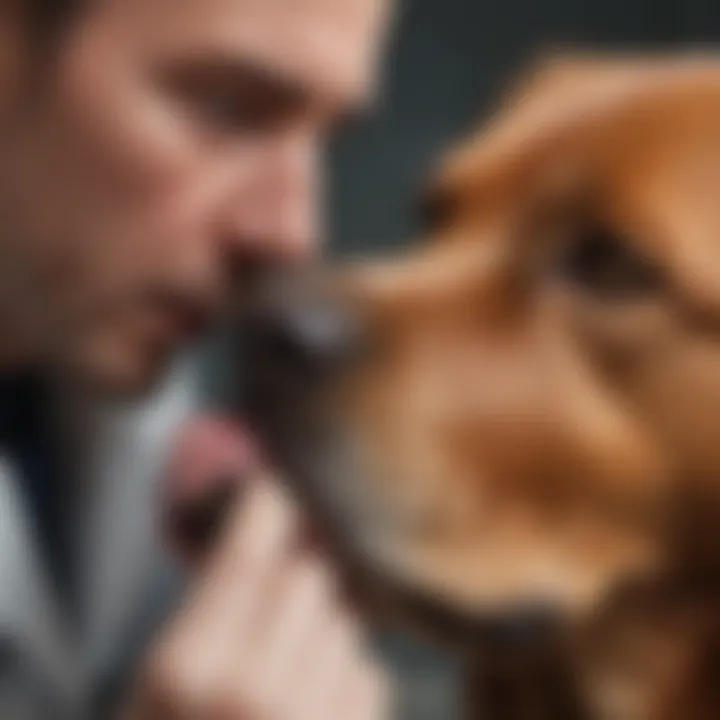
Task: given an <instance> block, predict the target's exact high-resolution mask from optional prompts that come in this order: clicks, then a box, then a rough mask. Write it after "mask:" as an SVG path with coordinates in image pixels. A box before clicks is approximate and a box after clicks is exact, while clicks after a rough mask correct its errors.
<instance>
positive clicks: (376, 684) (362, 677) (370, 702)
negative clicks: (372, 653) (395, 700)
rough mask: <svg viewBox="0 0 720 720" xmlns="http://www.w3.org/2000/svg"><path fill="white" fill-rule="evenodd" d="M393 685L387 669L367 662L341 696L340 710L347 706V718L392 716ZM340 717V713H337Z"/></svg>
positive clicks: (370, 719) (368, 719) (372, 719)
mask: <svg viewBox="0 0 720 720" xmlns="http://www.w3.org/2000/svg"><path fill="white" fill-rule="evenodd" d="M391 688H392V685H391V680H390V676H389V674H388V672H387V670H386V669H383V668H382V667H381V666H379V665H378V664H376V663H375V662H367V663H366V664H365V665H364V666H363V667H362V668H361V670H360V672H359V673H358V675H357V676H354V677H353V678H351V680H350V687H349V688H348V690H347V692H346V693H343V694H342V695H341V697H340V703H339V705H338V708H337V710H338V712H339V711H341V710H342V708H343V707H344V708H346V717H347V720H385V719H386V718H390V717H391V709H392V690H391ZM336 716H337V717H339V715H336Z"/></svg>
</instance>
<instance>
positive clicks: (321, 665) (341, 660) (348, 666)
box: [291, 615, 361, 720]
mask: <svg viewBox="0 0 720 720" xmlns="http://www.w3.org/2000/svg"><path fill="white" fill-rule="evenodd" d="M360 635H361V633H360V630H359V627H358V625H357V623H355V622H354V621H353V620H352V619H351V618H350V617H348V616H346V615H341V616H339V617H338V618H337V620H336V621H335V622H333V623H332V624H331V626H330V627H329V628H328V630H327V632H326V634H325V636H321V637H320V639H319V641H318V642H317V643H315V647H316V650H315V654H314V663H313V664H312V666H310V667H309V668H307V669H306V671H305V672H304V673H301V674H300V675H298V676H297V677H296V683H298V684H299V687H298V693H299V697H300V698H301V700H302V701H301V702H299V703H298V704H297V708H296V710H295V712H294V713H293V714H292V715H291V717H293V718H298V720H326V719H327V720H330V718H331V717H335V715H334V714H333V713H334V711H335V709H336V705H337V702H336V698H337V696H338V692H339V690H340V689H341V688H342V686H343V684H344V682H345V679H346V677H348V675H349V674H350V673H351V672H352V671H353V668H355V669H357V663H358V659H359V650H358V649H359V648H360Z"/></svg>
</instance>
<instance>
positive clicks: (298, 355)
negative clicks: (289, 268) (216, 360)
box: [242, 281, 360, 382]
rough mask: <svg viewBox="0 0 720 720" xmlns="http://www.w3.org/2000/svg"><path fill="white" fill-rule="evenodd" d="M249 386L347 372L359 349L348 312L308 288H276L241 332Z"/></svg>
mask: <svg viewBox="0 0 720 720" xmlns="http://www.w3.org/2000/svg"><path fill="white" fill-rule="evenodd" d="M242 336H243V340H244V345H245V349H244V355H245V358H246V369H247V371H248V374H249V380H250V381H252V380H255V379H257V378H258V376H259V375H263V376H266V377H267V376H272V377H273V378H274V379H275V380H276V381H278V382H283V381H287V380H289V379H291V378H295V379H297V380H303V381H309V380H312V379H314V378H320V379H322V378H323V377H325V376H326V375H327V374H328V373H331V372H333V371H335V370H337V369H339V368H342V367H344V366H345V363H346V362H348V361H349V360H350V359H351V358H352V357H354V355H355V353H356V352H357V350H358V348H359V344H360V329H359V323H358V320H357V317H356V315H355V314H354V313H353V312H351V310H350V308H349V307H348V306H347V305H345V304H343V303H342V302H340V301H339V299H337V298H333V297H331V296H330V295H329V294H328V293H323V292H321V291H320V290H319V289H318V288H314V287H313V286H312V285H311V284H309V283H304V284H300V283H292V282H289V281H286V282H284V283H276V284H275V286H274V287H271V288H269V289H266V290H265V292H264V293H262V295H261V296H260V297H259V299H258V300H257V301H256V302H255V303H253V306H252V308H251V310H250V311H249V312H248V313H247V315H246V317H245V321H244V327H243V333H242Z"/></svg>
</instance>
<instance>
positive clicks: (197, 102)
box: [189, 87, 278, 133]
mask: <svg viewBox="0 0 720 720" xmlns="http://www.w3.org/2000/svg"><path fill="white" fill-rule="evenodd" d="M189 103H190V106H191V112H192V113H193V114H194V116H195V117H196V119H197V120H198V121H199V122H200V123H202V124H203V125H204V126H205V127H206V128H207V129H208V130H210V131H212V132H219V133H233V132H263V131H268V130H270V129H271V128H272V127H274V125H275V122H277V120H278V117H277V114H276V113H275V111H274V108H273V107H272V106H271V104H270V103H267V102H263V101H262V100H261V99H260V98H257V97H251V96H250V94H247V95H245V96H244V95H243V94H239V93H237V92H236V91H233V90H228V89H224V88H211V87H208V88H200V89H197V90H196V91H195V92H193V93H192V94H191V96H190V98H189Z"/></svg>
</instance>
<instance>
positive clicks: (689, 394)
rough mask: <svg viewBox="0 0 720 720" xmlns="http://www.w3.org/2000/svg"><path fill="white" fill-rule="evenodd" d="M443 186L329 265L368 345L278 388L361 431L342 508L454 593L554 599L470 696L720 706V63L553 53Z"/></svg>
mask: <svg viewBox="0 0 720 720" xmlns="http://www.w3.org/2000/svg"><path fill="white" fill-rule="evenodd" d="M431 203H432V207H433V210H434V214H435V218H434V221H433V225H432V227H431V228H430V229H429V231H428V234H427V237H425V238H424V239H423V240H422V242H421V244H420V246H419V248H418V249H417V250H416V251H414V252H412V253H411V254H410V255H408V256H407V257H400V258H395V259H386V260H383V261H380V262H377V263H367V264H364V265H362V266H352V267H349V268H348V269H346V270H344V271H340V273H339V274H338V275H335V276H333V279H332V281H331V284H332V285H333V287H335V288H339V289H338V290H337V292H338V293H339V295H340V296H341V300H342V302H344V303H346V304H348V303H349V304H350V305H351V306H352V307H353V309H354V311H355V312H356V313H358V314H359V315H360V316H361V317H362V319H363V323H364V326H365V328H366V335H367V338H369V348H368V351H367V354H366V355H365V356H364V360H363V361H362V362H358V363H357V364H356V366H354V367H353V368H352V369H348V370H347V371H346V372H344V373H342V374H340V375H339V376H338V377H336V378H333V380H332V381H328V382H326V383H324V384H323V385H322V387H318V388H317V390H316V391H313V393H312V394H311V402H307V399H305V400H301V399H296V401H295V402H294V406H293V410H292V411H288V412H289V417H290V418H291V421H292V422H296V423H297V424H298V425H304V426H308V425H314V426H316V427H317V428H327V427H332V429H333V442H334V443H335V442H336V441H337V442H344V443H346V444H347V445H348V447H350V446H351V448H352V452H350V451H348V453H346V457H345V458H344V459H341V460H337V459H334V460H333V463H335V465H334V467H335V471H336V473H337V472H338V471H339V470H338V468H345V469H348V472H347V473H345V474H346V475H352V478H353V479H352V480H347V482H348V483H350V482H352V487H351V488H349V489H347V492H350V493H351V494H352V497H353V500H352V502H346V503H345V504H343V502H342V500H341V501H339V505H338V504H336V505H333V506H332V508H333V509H332V511H331V514H335V516H336V519H337V518H339V521H340V523H341V524H342V525H343V527H344V530H343V532H344V533H345V535H346V540H347V542H348V544H349V545H350V547H351V548H353V549H354V553H355V555H356V556H360V557H361V558H362V561H363V562H362V564H363V565H364V566H365V567H366V568H370V569H372V571H373V573H374V574H375V575H377V574H380V575H381V576H385V577H389V578H392V583H393V584H395V585H400V586H402V587H403V588H404V590H405V591H409V593H410V594H411V595H416V596H418V597H423V598H429V599H430V600H431V601H432V602H433V603H437V604H438V605H439V606H441V607H443V608H445V609H446V610H447V611H448V612H451V613H455V614H457V616H458V617H462V618H474V617H483V618H501V617H503V616H506V615H508V614H512V613H513V612H515V611H516V610H517V609H521V608H525V607H529V606H536V605H542V606H547V607H551V608H552V609H553V612H554V613H556V614H557V616H558V618H559V619H560V620H559V622H558V624H557V625H556V626H554V630H553V632H552V634H551V636H550V637H548V636H545V637H544V638H543V640H542V641H540V642H538V643H533V642H530V643H529V644H527V645H525V644H523V642H520V643H519V644H515V645H512V646H507V645H505V646H503V647H499V646H498V647H490V645H491V644H490V645H487V646H484V644H483V642H482V641H480V640H478V641H477V643H475V647H473V648H471V651H470V652H469V654H468V661H469V662H468V664H469V677H470V678H472V682H471V683H470V690H471V691H470V692H469V694H468V698H469V699H470V702H469V714H470V716H472V717H474V716H475V715H477V717H491V718H493V717H496V718H528V719H530V718H533V719H534V718H553V719H554V718H564V717H568V718H570V717H578V718H585V717H587V718H598V719H599V720H705V719H708V720H709V719H710V718H718V717H720V622H719V621H718V619H717V617H718V602H717V601H718V600H720V553H719V551H720V441H719V434H720V61H717V60H715V59H712V58H704V57H694V58H679V57H676V58H664V59H663V58H657V59H656V58H650V59H637V58H614V59H603V58H592V57H588V58H574V59H568V60H557V61H553V62H549V63H547V64H546V65H545V66H544V67H543V68H541V69H540V70H539V71H537V72H536V73H534V74H532V76H531V77H529V78H528V79H527V81H526V82H525V83H523V84H521V86H520V89H519V90H518V92H516V93H515V95H513V96H512V97H511V98H510V99H509V100H508V102H507V103H506V107H505V108H504V109H503V111H502V112H501V113H500V114H499V115H498V116H497V117H496V118H495V119H494V120H493V121H492V122H491V123H490V124H489V126H488V127H486V128H484V129H483V131H482V132H481V133H479V134H478V136H477V137H475V138H471V139H470V140H469V141H468V142H466V143H465V144H464V145H462V146H461V147H460V149H459V150H457V151H456V152H454V153H453V154H452V155H451V156H450V157H449V159H448V161H447V162H446V163H445V164H444V166H443V168H442V169H441V172H440V173H439V176H438V177H437V178H436V180H435V181H434V182H433V183H432V190H431ZM310 418H312V421H311V420H310ZM273 432H274V433H275V435H276V436H277V437H279V436H281V435H282V432H281V431H279V430H278V429H277V428H276V429H275V430H274V431H273V429H272V428H271V429H270V430H269V434H270V435H271V436H272V435H273ZM323 433H324V435H323ZM327 435H328V433H327V432H325V431H324V430H318V432H317V435H316V436H314V437H321V436H327ZM277 437H276V440H277ZM278 444H279V445H280V446H282V442H278ZM310 446H311V447H312V449H311V450H306V451H305V454H306V455H311V456H313V457H311V458H310V459H308V458H304V460H303V462H304V465H303V463H299V460H298V458H297V457H293V453H292V452H286V453H285V462H286V463H287V465H288V466H289V467H290V468H291V469H293V468H294V467H296V466H298V463H299V464H300V465H302V469H303V471H302V472H299V475H300V476H301V480H302V478H304V480H302V481H303V482H305V483H306V484H307V483H310V484H311V485H313V493H314V495H315V496H323V494H327V493H328V492H329V490H328V483H329V482H330V481H329V480H328V479H327V478H325V477H324V476H322V473H320V472H319V471H318V472H314V470H313V468H314V467H319V466H320V464H321V463H320V464H319V463H318V457H319V456H321V455H322V454H323V453H324V452H325V450H324V449H323V448H324V445H323V443H322V442H316V441H315V440H313V442H312V443H309V445H306V447H310ZM280 454H281V456H282V455H283V454H282V452H281V453H280ZM350 456H352V460H349V459H348V458H349V457H350ZM325 461H326V462H325V465H327V464H328V461H327V458H325ZM350 467H352V472H350V470H349V468H350ZM343 482H345V481H343ZM332 492H338V490H337V488H335V489H334V490H333V491H332ZM340 492H345V490H342V489H341V491H340ZM468 627H469V626H468ZM468 633H470V631H469V630H468ZM468 636H469V637H470V634H469V635H468ZM466 650H467V648H466ZM503 687H504V688H505V689H504V690H503V689H502V688H503ZM508 688H509V689H508ZM503 693H504V694H503ZM513 697H514V698H515V699H514V700H513V699H512V698H513ZM503 698H504V699H503Z"/></svg>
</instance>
